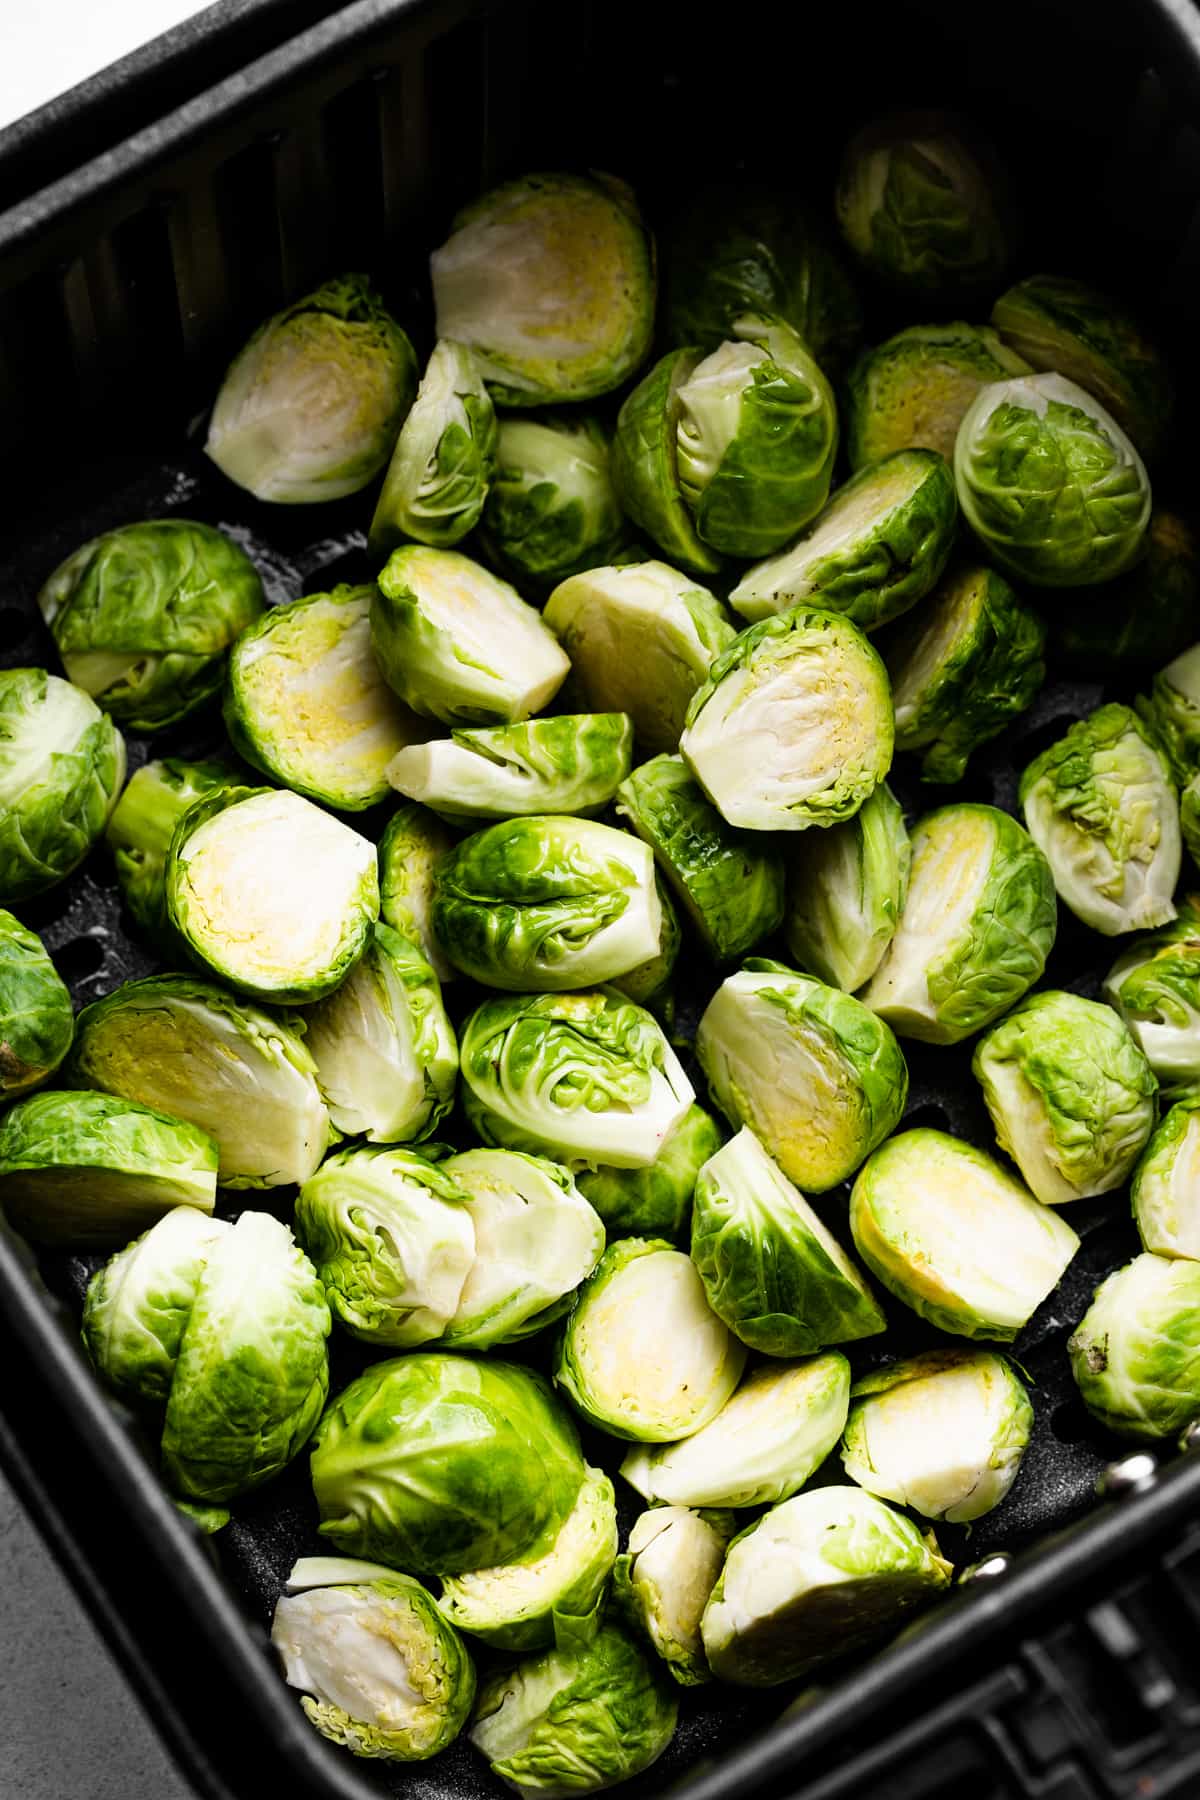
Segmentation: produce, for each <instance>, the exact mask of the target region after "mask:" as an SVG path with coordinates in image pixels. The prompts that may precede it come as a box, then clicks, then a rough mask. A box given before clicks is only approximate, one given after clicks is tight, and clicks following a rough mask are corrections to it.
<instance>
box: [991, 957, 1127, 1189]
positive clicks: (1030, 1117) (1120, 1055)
mask: <svg viewBox="0 0 1200 1800" xmlns="http://www.w3.org/2000/svg"><path fill="white" fill-rule="evenodd" d="M971 1069H972V1072H973V1074H974V1076H975V1079H976V1080H977V1081H978V1082H979V1084H980V1086H981V1087H982V1089H983V1097H984V1100H985V1101H986V1102H987V1109H988V1112H989V1113H990V1115H991V1120H992V1124H993V1125H994V1126H995V1128H996V1141H997V1143H998V1144H999V1145H1000V1148H1001V1149H1002V1150H1006V1151H1007V1152H1008V1154H1009V1156H1011V1157H1012V1159H1013V1161H1014V1162H1015V1163H1016V1165H1017V1167H1018V1169H1020V1171H1021V1173H1022V1175H1023V1176H1024V1177H1025V1180H1026V1182H1027V1183H1028V1185H1029V1187H1030V1188H1031V1189H1032V1190H1033V1192H1034V1194H1036V1196H1037V1198H1038V1199H1039V1200H1041V1201H1042V1202H1043V1203H1044V1204H1045V1205H1047V1206H1059V1205H1061V1204H1062V1203H1063V1202H1064V1201H1066V1200H1085V1199H1088V1198H1089V1197H1090V1196H1091V1195H1093V1194H1107V1193H1110V1192H1111V1191H1112V1189H1113V1188H1118V1187H1123V1186H1124V1184H1125V1182H1126V1181H1127V1180H1128V1178H1129V1174H1130V1171H1131V1170H1132V1168H1133V1166H1134V1164H1135V1163H1136V1162H1137V1159H1138V1157H1139V1156H1140V1155H1141V1153H1142V1150H1143V1149H1144V1148H1145V1144H1146V1140H1147V1138H1148V1137H1149V1136H1150V1133H1151V1132H1152V1131H1153V1129H1154V1122H1155V1118H1156V1116H1157V1112H1158V1104H1157V1100H1158V1082H1157V1081H1156V1080H1155V1078H1154V1075H1153V1072H1152V1071H1151V1068H1150V1064H1149V1063H1148V1062H1147V1061H1146V1058H1145V1056H1144V1055H1143V1054H1142V1052H1141V1050H1140V1049H1139V1048H1138V1045H1137V1042H1136V1041H1135V1039H1134V1037H1133V1034H1132V1032H1131V1031H1130V1030H1129V1027H1128V1026H1127V1025H1126V1024H1125V1023H1124V1021H1123V1020H1122V1019H1121V1018H1120V1017H1119V1016H1118V1014H1116V1013H1115V1012H1113V1011H1112V1009H1111V1007H1107V1006H1101V1005H1100V1004H1099V1003H1098V1002H1097V1001H1095V1000H1083V999H1081V998H1080V997H1079V995H1078V994H1065V993H1057V992H1053V991H1046V992H1043V993H1040V994H1031V995H1030V997H1029V999H1028V1000H1025V1001H1023V1002H1022V1003H1021V1005H1020V1006H1018V1007H1017V1008H1016V1009H1015V1011H1013V1012H1010V1013H1009V1014H1008V1016H1007V1018H1004V1019H1001V1021H1000V1023H999V1024H998V1025H993V1026H992V1028H991V1030H990V1031H988V1032H986V1033H985V1034H984V1036H983V1037H981V1038H980V1040H979V1042H978V1044H977V1045H976V1046H975V1054H974V1057H973V1058H972V1060H971Z"/></svg>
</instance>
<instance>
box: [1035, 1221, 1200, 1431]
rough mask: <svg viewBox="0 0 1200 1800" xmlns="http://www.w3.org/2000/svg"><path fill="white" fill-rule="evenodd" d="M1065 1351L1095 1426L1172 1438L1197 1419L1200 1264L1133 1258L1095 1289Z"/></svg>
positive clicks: (1199, 1406) (1199, 1395)
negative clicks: (1094, 1420) (1095, 1420)
mask: <svg viewBox="0 0 1200 1800" xmlns="http://www.w3.org/2000/svg"><path fill="white" fill-rule="evenodd" d="M1067 1349H1068V1351H1069V1352H1070V1357H1071V1370H1072V1373H1073V1374H1074V1376H1075V1380H1076V1383H1077V1384H1078V1387H1079V1392H1080V1394H1081V1395H1082V1396H1083V1403H1084V1405H1085V1406H1086V1407H1087V1409H1088V1411H1089V1412H1090V1413H1092V1414H1094V1416H1095V1417H1096V1418H1097V1419H1099V1421H1100V1423H1101V1424H1102V1425H1104V1426H1107V1428H1108V1429H1109V1430H1110V1431H1115V1432H1119V1433H1120V1435H1121V1436H1122V1437H1134V1438H1174V1437H1177V1436H1178V1435H1179V1433H1180V1432H1181V1431H1182V1430H1183V1429H1184V1427H1185V1426H1186V1425H1190V1424H1191V1422H1192V1420H1193V1419H1194V1418H1195V1417H1196V1416H1197V1414H1200V1263H1196V1262H1193V1261H1192V1260H1191V1258H1182V1257H1165V1256H1150V1255H1148V1254H1147V1255H1142V1256H1135V1257H1134V1259H1133V1261H1132V1262H1131V1263H1126V1265H1125V1267H1124V1268H1123V1269H1118V1270H1117V1272H1116V1274H1115V1275H1110V1276H1109V1277H1108V1280H1107V1281H1102V1282H1101V1283H1100V1286H1099V1287H1098V1288H1097V1289H1096V1292H1095V1296H1094V1297H1093V1300H1092V1304H1091V1305H1090V1306H1089V1308H1088V1310H1087V1312H1086V1313H1085V1314H1084V1316H1083V1318H1082V1320H1081V1321H1080V1323H1079V1325H1078V1327H1077V1329H1076V1331H1075V1334H1074V1336H1073V1337H1072V1338H1071V1340H1070V1342H1069V1344H1068V1345H1067Z"/></svg>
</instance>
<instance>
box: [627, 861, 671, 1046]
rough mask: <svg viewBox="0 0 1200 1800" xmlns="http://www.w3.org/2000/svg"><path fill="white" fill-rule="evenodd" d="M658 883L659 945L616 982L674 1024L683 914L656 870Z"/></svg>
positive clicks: (655, 881) (655, 877)
mask: <svg viewBox="0 0 1200 1800" xmlns="http://www.w3.org/2000/svg"><path fill="white" fill-rule="evenodd" d="M654 887H655V891H656V893H657V894H658V907H659V911H660V912H661V914H662V931H661V932H660V934H659V939H658V949H657V950H656V951H655V953H654V955H653V956H651V957H649V958H648V959H647V960H646V961H645V962H644V963H639V964H638V966H637V968H636V969H630V970H629V971H628V973H627V974H625V975H615V976H614V977H613V981H612V985H613V987H615V988H616V989H617V991H618V993H622V994H624V995H625V997H626V999H627V1000H634V1001H636V1002H637V1004H638V1005H639V1006H648V1007H649V1008H650V1009H651V1011H652V1012H653V1013H654V1014H655V1015H656V1016H657V1017H658V1018H660V1019H661V1020H662V1021H663V1023H664V1024H665V1025H668V1026H669V1025H670V1024H671V1022H672V1020H673V1018H674V1014H675V999H674V994H673V992H672V988H671V976H672V975H673V973H674V970H675V964H676V961H677V960H678V957H679V949H680V945H681V944H682V942H683V933H682V932H681V930H680V929H679V916H678V914H677V913H676V911H675V907H674V905H673V903H672V900H671V896H670V894H669V893H668V891H667V889H666V888H665V887H664V885H663V879H662V876H661V875H660V874H658V872H657V871H656V872H655V876H654Z"/></svg>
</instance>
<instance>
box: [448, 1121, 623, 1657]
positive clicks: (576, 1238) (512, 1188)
mask: <svg viewBox="0 0 1200 1800" xmlns="http://www.w3.org/2000/svg"><path fill="white" fill-rule="evenodd" d="M441 1170H442V1173H443V1174H444V1175H445V1176H446V1177H447V1178H448V1179H449V1180H451V1181H454V1182H456V1183H457V1184H458V1186H459V1187H460V1188H461V1189H462V1191H463V1193H464V1194H465V1195H466V1198H467V1203H468V1211H469V1213H470V1218H471V1224H472V1227H473V1229H474V1232H475V1256H474V1260H473V1262H472V1263H471V1266H470V1268H469V1269H468V1270H467V1278H466V1281H465V1282H464V1283H463V1288H462V1292H461V1294H460V1295H459V1298H458V1305H457V1307H456V1308H455V1310H454V1312H453V1314H452V1315H451V1317H450V1318H449V1319H448V1320H447V1321H446V1325H445V1328H444V1329H443V1331H442V1333H441V1339H440V1341H441V1343H442V1344H444V1345H445V1347H446V1348H447V1349H448V1350H490V1349H491V1348H492V1346H493V1345H495V1344H515V1343H517V1342H519V1340H520V1339H521V1338H527V1337H530V1336H531V1335H532V1334H533V1333H534V1332H535V1331H541V1330H542V1329H543V1328H544V1327H545V1326H547V1325H549V1324H551V1323H552V1322H553V1321H554V1320H555V1319H559V1318H561V1317H562V1315H563V1313H565V1312H566V1311H567V1309H568V1307H569V1306H570V1304H571V1300H572V1298H573V1296H574V1293H575V1290H576V1288H577V1287H578V1286H579V1284H580V1282H581V1281H583V1280H585V1279H586V1277H587V1276H588V1275H590V1274H591V1272H592V1270H593V1269H594V1268H595V1266H596V1264H597V1263H598V1262H599V1260H600V1257H601V1255H602V1254H603V1251H604V1225H603V1223H602V1221H601V1219H600V1216H599V1214H598V1213H597V1212H596V1211H595V1210H594V1209H593V1208H592V1207H591V1206H590V1205H589V1204H588V1202H587V1201H586V1200H585V1199H584V1197H583V1195H582V1194H581V1193H580V1192H579V1190H578V1188H577V1187H576V1186H575V1183H574V1182H573V1181H572V1179H571V1177H570V1175H569V1174H568V1172H567V1170H566V1169H564V1168H561V1167H560V1166H559V1164H558V1163H552V1162H547V1161H546V1159H545V1158H544V1157H541V1156H525V1155H522V1154H521V1152H520V1151H517V1150H483V1149H481V1150H464V1151H463V1152H462V1153H461V1154H460V1155H458V1156H451V1157H447V1159H446V1161H445V1162H444V1163H442V1165H441ZM580 1610H582V1611H586V1610H587V1609H586V1608H581V1609H580ZM514 1648H520V1646H514Z"/></svg>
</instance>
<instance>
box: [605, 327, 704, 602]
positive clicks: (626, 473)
mask: <svg viewBox="0 0 1200 1800" xmlns="http://www.w3.org/2000/svg"><path fill="white" fill-rule="evenodd" d="M703 360H704V353H703V351H701V350H695V349H688V350H669V351H668V352H667V354H666V356H663V357H660V358H659V360H658V362H656V363H655V364H654V367H653V368H652V369H651V370H650V371H649V373H648V374H646V375H643V376H642V379H641V380H640V381H639V382H638V384H637V386H636V387H635V388H634V389H633V392H632V393H631V394H629V395H628V396H627V397H626V399H625V400H624V402H623V403H622V406H621V410H620V412H619V413H618V414H617V429H616V435H615V436H614V438H613V441H612V449H611V452H610V460H609V466H610V468H611V470H612V478H613V486H614V487H615V489H616V491H617V499H618V500H619V501H620V503H621V509H622V511H623V512H624V513H625V514H626V515H627V516H628V517H629V518H630V519H632V520H633V523H634V524H635V525H636V526H637V527H638V529H639V531H644V532H645V534H646V536H647V537H648V538H650V539H651V541H652V542H653V543H655V544H657V545H658V548H659V549H660V550H661V551H662V552H663V554H664V556H665V557H667V559H668V561H669V562H671V563H672V564H678V566H679V567H680V568H681V569H689V570H691V571H692V573H693V574H696V575H713V574H715V573H716V572H717V570H718V569H719V568H720V567H721V558H720V556H719V555H718V553H717V551H716V550H714V549H713V548H712V546H711V545H710V544H706V543H705V542H704V541H703V539H702V538H701V537H700V534H699V533H698V532H697V530H696V526H695V523H694V521H693V519H692V515H691V511H690V509H689V507H688V504H687V501H686V500H685V499H684V495H683V484H682V479H681V472H680V468H679V455H678V440H677V433H678V428H679V421H680V416H681V412H682V408H681V405H680V398H679V396H680V393H681V391H682V389H683V388H684V387H685V385H686V384H687V382H688V381H690V380H691V377H692V375H693V374H694V373H695V371H696V369H697V368H698V367H699V365H700V363H701V362H702V361H703Z"/></svg>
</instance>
